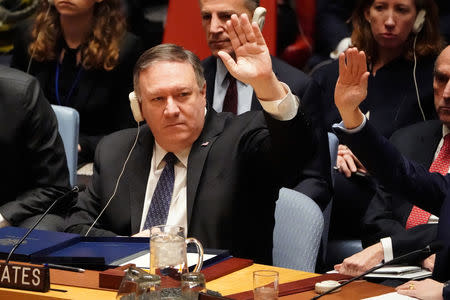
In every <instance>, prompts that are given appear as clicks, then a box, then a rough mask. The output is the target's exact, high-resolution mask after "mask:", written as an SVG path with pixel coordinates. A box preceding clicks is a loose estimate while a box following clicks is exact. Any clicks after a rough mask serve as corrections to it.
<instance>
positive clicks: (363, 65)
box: [358, 51, 367, 76]
mask: <svg viewBox="0 0 450 300" xmlns="http://www.w3.org/2000/svg"><path fill="white" fill-rule="evenodd" d="M358 65H359V75H360V76H361V75H362V74H364V73H365V72H367V61H366V54H365V53H364V51H359V52H358Z"/></svg>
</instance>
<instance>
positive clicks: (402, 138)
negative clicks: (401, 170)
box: [362, 120, 442, 257]
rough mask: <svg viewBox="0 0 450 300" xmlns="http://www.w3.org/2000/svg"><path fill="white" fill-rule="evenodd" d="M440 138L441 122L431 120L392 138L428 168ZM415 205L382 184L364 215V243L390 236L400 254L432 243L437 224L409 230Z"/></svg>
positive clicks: (393, 141) (403, 129)
mask: <svg viewBox="0 0 450 300" xmlns="http://www.w3.org/2000/svg"><path fill="white" fill-rule="evenodd" d="M441 138H442V123H441V122H440V121H439V120H432V121H427V122H421V123H418V124H414V125H411V126H408V127H405V128H402V129H400V130H397V131H396V132H395V133H394V134H393V135H392V137H391V139H390V140H391V142H392V144H393V145H394V146H395V147H396V148H397V149H398V150H399V151H400V152H401V153H402V154H403V155H404V156H405V157H406V158H408V159H410V160H413V161H415V162H418V163H420V164H422V165H423V166H424V167H425V168H428V169H429V168H430V166H431V163H432V162H433V158H434V154H435V152H436V149H437V146H438V144H439V141H440V140H441ZM412 207H413V205H412V204H411V203H410V202H408V199H405V197H404V195H403V194H399V193H395V192H393V193H389V192H388V191H386V190H385V189H384V188H383V187H382V186H380V187H379V188H378V189H377V193H376V194H375V196H374V197H373V199H372V200H371V202H370V205H369V208H368V209H367V212H366V215H365V217H364V225H363V227H364V236H363V239H362V242H363V246H364V247H368V246H370V245H372V244H375V243H377V242H379V240H380V239H381V238H384V237H387V236H390V237H391V239H392V246H393V250H394V256H396V257H397V256H400V255H402V254H405V253H407V252H410V251H413V250H416V249H421V248H423V247H425V246H427V245H429V244H430V243H431V242H432V241H433V240H434V239H435V238H436V234H437V224H423V225H420V226H416V227H414V228H411V229H409V230H406V229H405V226H406V221H407V220H408V217H409V214H410V213H411V209H412Z"/></svg>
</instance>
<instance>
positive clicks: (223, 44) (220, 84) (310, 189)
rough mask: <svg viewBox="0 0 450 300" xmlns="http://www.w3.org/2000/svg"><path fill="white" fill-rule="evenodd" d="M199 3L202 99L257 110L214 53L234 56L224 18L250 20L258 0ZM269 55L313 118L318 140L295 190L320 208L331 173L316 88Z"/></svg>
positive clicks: (251, 95)
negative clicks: (204, 53) (204, 45)
mask: <svg viewBox="0 0 450 300" xmlns="http://www.w3.org/2000/svg"><path fill="white" fill-rule="evenodd" d="M199 3H200V10H201V16H202V26H203V29H204V31H205V34H206V40H207V42H208V46H209V48H210V50H211V54H212V56H210V57H208V58H206V59H205V60H203V61H202V65H203V68H204V71H205V79H206V100H207V101H208V102H209V103H210V104H211V105H212V107H213V108H214V109H215V110H216V111H217V112H222V111H225V112H232V113H234V114H238V115H239V114H242V113H245V112H247V111H250V110H252V111H254V110H261V109H262V107H261V104H260V102H259V101H258V99H257V97H256V94H255V92H254V90H253V87H252V86H251V85H249V84H246V83H244V82H241V81H239V80H236V78H234V77H233V76H232V75H231V74H230V73H229V72H228V70H227V68H226V67H225V65H224V63H223V62H222V60H221V59H220V58H219V56H218V52H219V51H225V52H226V53H228V54H229V55H230V56H231V57H235V53H234V50H233V47H232V45H231V42H230V37H229V34H228V33H227V30H226V21H227V20H229V19H230V16H231V15H232V14H236V15H238V16H239V15H241V14H243V13H245V14H247V15H248V16H249V18H250V20H251V19H253V17H254V15H255V12H256V14H258V10H256V9H257V7H258V6H259V0H200V1H199ZM256 19H258V18H256ZM259 20H261V19H259ZM255 21H256V20H255ZM262 23H264V21H262ZM271 59H272V70H273V72H274V74H275V75H276V76H277V78H278V79H279V80H280V81H282V82H284V83H286V84H287V85H288V86H289V87H290V89H291V91H292V93H293V94H294V95H297V96H298V97H299V98H300V99H301V100H302V105H303V108H304V109H305V111H306V112H307V113H308V114H309V115H310V117H311V119H312V121H313V124H314V128H315V134H316V138H317V140H318V141H319V142H318V144H319V147H318V151H317V152H316V155H315V157H314V158H313V159H312V160H310V162H309V163H308V165H307V166H306V167H305V168H302V175H301V177H300V181H299V183H298V186H297V187H296V188H295V190H297V191H299V192H302V193H304V194H306V195H307V196H309V197H310V198H312V199H313V200H314V201H315V202H316V203H317V204H318V205H319V206H320V207H321V208H322V209H324V208H325V207H326V205H327V204H328V203H329V201H330V198H331V174H330V157H329V151H328V137H327V134H326V132H325V130H323V128H322V127H321V126H320V120H319V118H320V112H319V110H318V107H317V106H316V105H315V103H316V102H317V101H315V100H317V98H316V95H317V93H319V91H318V90H317V86H316V84H315V83H313V82H312V80H311V79H310V78H309V77H308V76H307V75H306V74H305V73H303V72H302V71H300V70H298V69H296V68H294V67H292V66H290V65H288V64H287V63H285V62H284V61H282V60H280V59H278V58H276V57H271ZM298 138H301V137H300V136H299V137H298Z"/></svg>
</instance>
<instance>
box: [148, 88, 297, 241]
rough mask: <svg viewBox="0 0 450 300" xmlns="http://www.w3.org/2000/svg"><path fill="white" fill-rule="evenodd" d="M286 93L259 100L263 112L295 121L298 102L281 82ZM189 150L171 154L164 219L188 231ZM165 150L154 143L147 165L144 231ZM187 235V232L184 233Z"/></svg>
mask: <svg viewBox="0 0 450 300" xmlns="http://www.w3.org/2000/svg"><path fill="white" fill-rule="evenodd" d="M282 84H283V87H284V88H285V90H286V91H287V92H288V94H287V95H286V96H285V97H284V98H283V99H281V100H275V101H260V103H261V106H262V107H263V109H264V110H265V111H266V112H268V113H269V114H270V115H271V116H272V117H273V118H275V119H277V120H280V121H287V120H291V119H292V118H294V117H295V116H296V114H297V110H298V107H299V105H300V102H299V100H298V98H297V97H296V96H294V95H293V94H292V93H291V90H290V89H289V87H288V86H287V85H286V84H284V83H282ZM190 151H191V148H190V147H189V148H188V149H185V150H183V151H182V152H180V153H174V154H175V156H176V157H177V158H178V162H177V163H176V164H175V166H174V172H175V182H174V187H173V193H172V201H171V203H170V208H169V215H168V217H167V222H166V224H167V225H178V226H183V227H184V228H187V194H186V183H187V168H188V158H189V153H190ZM166 153H167V151H166V150H164V149H163V148H162V147H161V146H160V145H158V143H157V142H156V141H155V144H154V147H153V155H152V160H151V162H150V163H151V165H150V174H149V176H148V180H147V188H146V192H145V200H144V206H143V208H142V218H141V226H140V229H141V231H142V230H143V227H144V224H145V219H146V218H147V213H148V210H149V208H150V203H151V201H152V197H153V193H154V191H155V188H156V185H157V183H158V180H159V177H160V176H161V173H162V171H163V169H164V167H165V165H166V163H165V161H164V160H163V158H164V156H165V155H166ZM185 233H186V234H187V230H185Z"/></svg>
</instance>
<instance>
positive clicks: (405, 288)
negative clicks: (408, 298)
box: [395, 280, 415, 290]
mask: <svg viewBox="0 0 450 300" xmlns="http://www.w3.org/2000/svg"><path fill="white" fill-rule="evenodd" d="M411 284H415V283H414V281H413V280H410V281H408V282H406V283H404V284H402V285H399V286H398V287H396V288H395V289H396V290H409V287H410V286H411Z"/></svg>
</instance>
